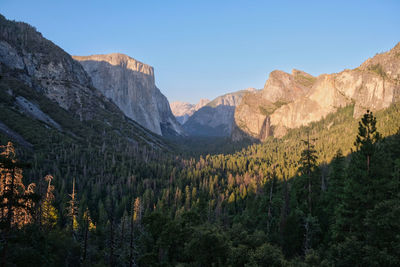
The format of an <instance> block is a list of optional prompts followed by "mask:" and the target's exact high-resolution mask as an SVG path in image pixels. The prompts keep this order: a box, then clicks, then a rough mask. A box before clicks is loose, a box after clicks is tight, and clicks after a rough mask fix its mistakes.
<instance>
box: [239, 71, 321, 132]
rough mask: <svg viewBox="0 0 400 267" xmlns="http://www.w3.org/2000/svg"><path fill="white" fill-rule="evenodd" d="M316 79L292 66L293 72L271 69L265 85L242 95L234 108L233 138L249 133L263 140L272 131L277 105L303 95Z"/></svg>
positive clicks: (284, 103) (279, 105)
mask: <svg viewBox="0 0 400 267" xmlns="http://www.w3.org/2000/svg"><path fill="white" fill-rule="evenodd" d="M315 80H316V79H315V77H313V76H312V75H310V74H308V73H305V72H303V71H299V70H293V71H292V74H289V73H286V72H283V71H278V70H276V71H273V72H271V74H270V75H269V78H268V80H267V82H266V83H265V85H264V88H263V89H262V90H260V91H257V92H253V93H249V94H247V95H245V96H244V97H243V100H242V102H241V104H240V105H239V106H238V107H237V108H236V110H235V115H234V120H235V125H236V126H237V127H235V128H234V131H233V134H232V139H233V140H240V139H242V138H244V137H246V136H250V137H253V138H257V139H261V140H263V139H265V138H266V137H268V136H269V135H272V133H273V132H272V128H271V125H270V115H271V114H272V113H273V112H274V111H275V110H277V109H278V108H279V107H281V106H283V105H286V104H288V103H291V102H293V101H294V100H296V99H298V98H300V97H302V96H304V95H306V94H307V93H308V92H309V91H310V89H311V87H312V86H313V84H314V83H315Z"/></svg>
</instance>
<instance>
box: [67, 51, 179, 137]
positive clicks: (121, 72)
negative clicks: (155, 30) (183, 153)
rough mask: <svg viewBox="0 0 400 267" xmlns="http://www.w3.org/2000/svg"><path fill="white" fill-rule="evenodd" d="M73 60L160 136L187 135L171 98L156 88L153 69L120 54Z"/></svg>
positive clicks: (102, 88)
mask: <svg viewBox="0 0 400 267" xmlns="http://www.w3.org/2000/svg"><path fill="white" fill-rule="evenodd" d="M73 58H74V59H75V60H77V61H79V62H80V64H82V66H83V68H84V69H85V71H86V72H87V73H88V74H89V76H90V77H91V79H92V81H93V85H94V86H95V87H96V88H97V89H99V90H100V91H101V92H102V93H103V94H104V95H105V96H106V97H108V98H110V99H111V100H112V101H113V102H114V103H115V104H116V105H117V106H118V107H119V108H120V109H121V110H122V111H123V112H124V113H125V115H126V116H128V117H129V118H131V119H133V120H134V121H136V122H138V123H139V124H140V125H142V126H143V127H145V128H147V129H149V130H151V131H152V132H154V133H157V134H159V135H169V134H172V135H180V134H182V133H183V131H182V128H181V126H180V124H179V123H178V122H177V121H176V119H175V117H174V116H173V115H172V112H171V109H170V107H169V102H168V100H167V98H166V97H165V96H164V95H163V94H162V93H161V92H160V90H159V89H158V88H157V87H156V85H155V79H154V69H153V67H151V66H149V65H147V64H144V63H142V62H140V61H137V60H135V59H133V58H131V57H129V56H127V55H124V54H118V53H113V54H107V55H91V56H73Z"/></svg>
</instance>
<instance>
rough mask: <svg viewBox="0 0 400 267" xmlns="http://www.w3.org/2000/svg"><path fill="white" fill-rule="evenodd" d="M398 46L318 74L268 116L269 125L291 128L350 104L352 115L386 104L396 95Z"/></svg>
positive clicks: (398, 91)
mask: <svg viewBox="0 0 400 267" xmlns="http://www.w3.org/2000/svg"><path fill="white" fill-rule="evenodd" d="M399 95H400V45H399V44H397V45H396V47H394V48H393V49H392V50H391V51H389V52H387V53H383V54H379V55H376V56H375V57H373V58H372V59H368V60H367V61H365V62H364V63H363V64H362V65H361V66H360V67H359V68H356V69H354V70H344V71H342V72H340V73H337V74H336V73H335V74H330V75H321V76H319V77H318V79H317V81H316V83H315V84H314V86H313V87H312V89H311V91H310V92H309V94H308V95H307V96H306V97H303V98H300V99H298V100H296V101H294V102H293V103H290V104H288V105H285V106H282V107H281V108H279V109H278V110H276V112H274V113H273V114H272V115H271V125H274V126H275V127H278V128H279V127H280V128H281V127H285V128H294V127H299V126H302V125H306V124H308V123H310V122H313V121H318V120H320V119H322V118H323V117H325V116H326V115H327V114H328V113H331V112H334V111H336V110H337V109H338V108H339V107H344V106H346V105H350V104H354V105H355V108H354V117H355V118H357V117H360V116H361V115H362V114H363V113H364V112H365V111H366V110H367V109H369V110H372V111H376V110H380V109H383V108H387V107H389V106H390V105H391V104H392V103H394V102H397V101H399V99H400V97H399Z"/></svg>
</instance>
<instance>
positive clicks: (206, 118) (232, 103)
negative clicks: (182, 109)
mask: <svg viewBox="0 0 400 267" xmlns="http://www.w3.org/2000/svg"><path fill="white" fill-rule="evenodd" d="M252 91H254V89H253V88H249V89H246V90H241V91H238V92H234V93H229V94H225V95H222V96H219V97H217V98H215V99H214V100H212V101H211V102H210V103H208V104H207V105H205V106H204V107H202V108H201V109H199V110H197V111H196V112H195V113H194V114H193V115H192V116H191V117H190V118H189V119H188V120H187V122H186V123H185V124H184V125H183V128H184V129H185V131H186V132H187V133H188V134H189V135H193V136H220V137H222V136H230V135H231V133H232V129H233V127H234V124H233V123H234V113H235V108H236V106H238V105H239V104H240V102H241V100H242V98H243V96H244V95H245V94H247V93H248V92H252Z"/></svg>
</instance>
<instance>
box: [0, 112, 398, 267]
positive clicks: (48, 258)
mask: <svg viewBox="0 0 400 267" xmlns="http://www.w3.org/2000/svg"><path fill="white" fill-rule="evenodd" d="M353 109H354V107H353V106H348V107H345V108H342V109H340V110H339V111H338V112H336V113H333V114H330V115H328V116H327V117H326V118H324V119H323V120H321V121H319V122H315V123H312V124H310V125H309V126H307V127H301V128H298V129H293V130H290V131H289V133H288V134H287V135H286V136H285V137H283V138H282V139H275V138H272V137H270V138H268V139H267V140H266V141H265V142H263V143H261V144H250V145H248V146H247V144H246V146H244V145H243V147H244V148H241V146H240V145H239V144H236V145H234V146H233V145H232V144H231V143H229V142H221V141H217V142H218V143H216V144H217V145H216V144H212V143H208V144H206V145H202V144H201V142H200V141H199V142H200V143H199V144H197V146H196V145H195V144H194V143H185V144H175V145H173V144H172V143H171V148H169V149H160V148H154V149H152V148H151V147H146V146H140V147H137V146H132V145H129V144H128V143H126V142H124V141H121V139H118V138H117V137H115V138H111V136H110V135H107V134H105V133H103V135H99V134H98V133H97V132H96V131H95V130H94V131H93V132H90V131H89V132H88V133H87V135H86V136H87V138H86V139H84V140H81V141H80V142H76V140H75V139H74V138H66V137H65V136H63V135H60V134H59V133H57V131H55V130H48V132H41V133H40V132H35V133H31V135H28V136H31V139H29V138H28V141H30V143H32V144H35V147H34V148H29V147H24V146H23V145H20V144H18V143H16V142H14V144H13V143H12V142H10V140H9V138H8V137H7V136H5V135H3V134H1V135H0V142H1V144H2V146H1V161H0V175H1V182H0V203H1V210H0V217H1V243H0V249H1V255H0V256H1V264H2V266H21V265H28V266H399V265H400V256H399V255H400V254H399V253H398V251H399V249H400V234H399V233H400V221H399V218H400V191H399V189H400V188H399V186H400V180H399V179H400V131H399V129H400V128H399V127H400V121H399V119H398V118H399V115H400V107H399V105H392V106H391V107H390V108H388V109H386V110H383V111H379V112H377V113H376V114H375V113H372V112H369V111H368V112H367V113H365V114H364V116H363V117H362V118H361V119H360V120H359V121H356V120H354V119H353V116H352V114H353ZM88 125H89V126H88V127H89V128H90V127H92V128H94V127H95V125H92V126H91V125H90V123H88ZM38 129H39V128H38ZM40 129H42V128H40ZM43 131H44V130H43ZM96 134H97V135H96ZM35 140H36V141H35ZM37 140H40V142H38V141H37ZM172 142H174V141H172ZM190 146H196V147H194V148H193V149H192V150H190V151H188V147H190ZM232 148H240V150H239V151H236V152H234V151H233V149H232ZM218 149H219V151H220V152H221V153H222V152H226V151H232V152H230V153H229V154H218V153H217V152H218ZM207 150H208V151H207ZM210 151H212V153H210Z"/></svg>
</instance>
